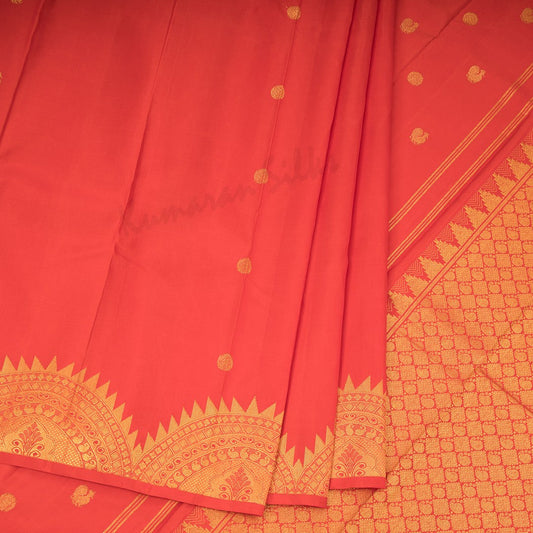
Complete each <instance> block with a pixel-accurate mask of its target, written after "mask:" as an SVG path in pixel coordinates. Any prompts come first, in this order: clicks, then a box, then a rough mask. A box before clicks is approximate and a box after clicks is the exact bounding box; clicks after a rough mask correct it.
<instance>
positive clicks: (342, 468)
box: [331, 377, 385, 485]
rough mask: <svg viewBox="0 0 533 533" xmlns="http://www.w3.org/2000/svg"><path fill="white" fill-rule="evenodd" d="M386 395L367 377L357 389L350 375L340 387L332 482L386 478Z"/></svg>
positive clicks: (381, 386)
mask: <svg viewBox="0 0 533 533" xmlns="http://www.w3.org/2000/svg"><path fill="white" fill-rule="evenodd" d="M384 401H385V397H384V395H383V384H382V383H381V382H380V383H378V384H377V385H376V386H374V387H373V388H372V387H371V385H370V378H367V379H366V380H364V381H363V382H362V383H361V384H360V385H359V386H358V387H357V388H356V387H354V384H353V382H352V380H351V379H350V377H348V379H347V380H346V384H345V386H344V387H343V388H342V389H339V397H338V404H337V420H336V425H335V453H334V457H333V471H332V475H331V477H332V484H333V485H335V483H338V482H339V480H353V479H359V478H369V477H371V478H373V477H376V478H385V451H384V442H385V405H384Z"/></svg>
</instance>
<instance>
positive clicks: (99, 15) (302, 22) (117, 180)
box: [0, 0, 392, 513]
mask: <svg viewBox="0 0 533 533" xmlns="http://www.w3.org/2000/svg"><path fill="white" fill-rule="evenodd" d="M377 5H378V3H377V2H376V1H375V0H365V1H364V2H359V3H357V5H355V4H354V3H353V2H345V1H341V0H339V1H338V2H337V1H335V2H327V3H326V2H325V0H320V1H319V0H313V1H312V2H309V3H308V4H307V5H306V6H305V11H302V9H301V8H300V7H299V6H292V7H289V8H286V7H283V6H282V5H281V4H280V5H278V6H271V5H267V4H264V3H260V2H257V3H254V4H250V3H249V2H244V1H243V2H238V3H236V4H232V5H231V6H227V5H221V4H220V3H219V2H215V1H214V0H211V1H206V2H204V4H203V7H202V10H201V11H198V6H197V4H196V3H194V4H193V3H180V4H179V5H177V4H175V3H174V2H171V1H170V0H169V1H167V2H163V3H160V4H159V5H158V7H157V8H156V9H152V8H151V7H150V6H147V5H145V4H143V3H140V2H139V3H138V4H129V5H127V6H118V5H116V6H115V5H113V6H107V5H106V4H104V3H101V4H99V5H98V6H94V7H93V6H92V5H91V4H85V3H80V4H72V3H69V2H67V0H62V2H61V1H60V2H56V3H54V4H48V3H46V2H45V3H43V4H42V5H41V7H40V11H32V12H28V27H31V28H33V33H31V38H30V40H29V42H28V44H27V54H26V56H25V57H24V58H23V64H22V65H19V67H20V68H19V69H18V70H17V69H16V68H13V73H14V74H13V75H18V76H19V79H18V81H17V88H16V91H15V92H14V94H13V98H12V102H11V104H10V110H9V114H8V115H7V119H6V121H5V128H4V133H3V137H2V147H1V149H2V152H1V154H2V157H1V161H0V171H1V173H2V176H3V189H4V195H3V199H2V202H3V205H4V206H5V211H6V213H7V214H6V217H5V224H4V226H3V230H2V233H1V235H0V239H1V242H2V246H3V247H4V249H5V250H6V251H7V253H8V260H7V261H6V262H5V263H4V264H3V265H2V266H1V267H0V268H1V272H0V273H1V277H2V280H4V281H5V284H6V290H5V291H4V292H5V298H4V301H5V304H6V305H5V309H6V310H7V312H5V313H3V314H2V321H1V323H2V326H1V328H2V331H1V334H2V337H3V338H5V339H6V342H5V350H6V352H7V354H8V357H7V358H6V359H5V361H3V367H2V376H4V378H5V387H4V389H3V391H2V394H3V398H4V405H5V409H4V410H3V411H2V422H1V424H0V426H1V429H0V431H1V435H2V447H1V451H2V460H3V461H5V462H7V463H10V464H16V465H20V466H26V467H31V468H35V469H42V470H47V471H51V472H54V473H56V474H62V475H68V476H72V477H77V478H79V479H83V480H86V481H91V482H97V483H105V484H109V485H113V486H116V487H123V488H127V489H130V490H137V491H140V492H144V493H146V494H151V495H156V496H162V497H167V498H174V499H176V500H179V501H184V502H190V503H196V504H203V505H211V506H213V507H215V508H220V509H227V510H239V511H242V512H250V513H261V512H262V509H263V506H264V504H265V502H266V499H267V494H268V492H269V490H270V491H271V493H272V496H271V498H272V499H273V500H274V501H276V500H277V501H279V502H281V501H283V502H286V503H294V504H297V503H304V502H309V503H312V504H316V505H324V504H325V496H326V493H327V488H328V485H329V482H330V476H331V469H332V461H333V447H334V446H333V431H334V426H335V406H336V402H337V384H338V379H339V366H340V358H341V349H340V342H341V326H342V313H343V304H344V283H345V282H344V280H345V274H346V268H347V259H348V258H347V249H348V242H349V238H350V231H351V229H350V219H351V218H352V209H353V207H354V199H353V197H354V191H355V180H356V165H357V159H358V155H357V154H358V151H359V147H360V146H359V145H360V135H361V124H362V121H363V115H364V112H365V98H364V97H365V92H366V89H367V79H368V68H369V61H370V55H371V54H372V53H373V52H372V50H373V47H374V45H375V42H377V43H379V44H378V48H379V50H378V54H379V55H380V54H382V53H383V51H382V50H381V49H380V47H381V46H383V45H382V44H381V39H382V35H380V34H376V32H375V17H376V9H377ZM384 5H387V6H388V9H389V10H391V9H392V7H391V6H392V4H390V3H388V4H387V3H384ZM12 7H13V6H9V8H12ZM200 13H201V16H199V14H200ZM380 16H381V15H380ZM101 19H105V22H101ZM379 24H380V26H379V28H378V31H379V32H381V33H383V32H382V30H381V29H380V28H381V24H382V23H381V22H380V23H379ZM141 26H142V29H141V28H140V27H141ZM63 28H67V29H66V30H64V29H63ZM139 32H141V33H140V35H142V36H143V45H142V47H141V46H140V45H139V44H138V42H137V41H136V39H138V36H139ZM229 34H231V36H232V38H231V39H230V40H228V38H227V36H228V35H229ZM85 35H87V38H88V39H89V40H90V42H92V43H93V44H94V47H95V48H98V51H97V52H95V53H94V54H92V55H91V56H90V57H87V61H85V57H86V54H87V52H86V48H85V46H86V42H85V41H84V40H83V39H81V38H80V36H85ZM385 35H386V33H385ZM375 38H376V41H375ZM243 43H247V45H248V46H242V44H243ZM136 52H138V53H136ZM80 58H83V63H82V65H81V66H79V68H74V67H75V62H76V63H77V62H79V61H80ZM374 59H375V58H374ZM21 61H22V59H21V60H20V61H19V63H20V62H21ZM365 70H366V71H367V74H366V75H363V76H361V72H364V71H365ZM54 72H58V73H65V75H64V76H63V77H62V78H61V81H60V82H58V81H57V80H56V79H55V77H54V76H53V73H54ZM43 80H44V81H43ZM384 81H385V83H390V80H388V79H387V80H384ZM382 82H383V81H381V82H380V83H382ZM41 85H42V91H41V93H39V95H38V96H37V95H36V93H35V92H34V91H33V89H32V88H33V87H36V86H41ZM352 89H355V90H353V91H352ZM380 98H381V97H380ZM352 112H353V113H354V115H353V116H352V117H350V113H352ZM28 113H30V114H28ZM52 117H53V124H51V125H50V124H49V121H50V119H51V118H52ZM43 131H46V132H47V135H46V136H43V135H42V132H43ZM66 131H68V133H69V135H68V138H66V139H64V136H65V132H66ZM28 141H29V142H28ZM339 143H340V144H339ZM337 144H339V146H337ZM347 146H349V147H350V149H351V150H352V151H353V152H352V153H350V152H349V151H347V149H346V147H347ZM22 150H24V157H23V158H22V157H21V153H22ZM345 154H346V155H345ZM343 158H345V159H344V160H343ZM326 163H328V166H327V168H326ZM326 178H327V183H326ZM363 182H364V180H363ZM380 183H381V179H380ZM364 188H366V185H365V186H364V187H363V186H362V187H361V188H360V189H361V190H360V191H359V193H358V194H359V195H360V196H363V195H365V194H367V193H366V192H365V190H364ZM350 191H351V192H350ZM370 194H371V195H373V194H374V192H372V191H370ZM341 201H342V202H343V204H344V206H343V208H342V210H341V209H340V202H341ZM376 212H377V213H379V210H377V211H376ZM317 216H318V219H317ZM334 226H335V229H333V227H334ZM332 230H333V231H332ZM334 232H335V234H336V235H337V236H336V237H335V238H332V237H333V236H334ZM358 238H359V237H358V236H356V240H357V239H358ZM312 246H314V249H315V252H314V255H311V250H312ZM364 246H367V244H365V245H364ZM356 247H357V245H356ZM352 253H354V252H352ZM364 253H365V251H364V250H362V249H361V248H358V249H357V250H356V252H355V254H356V255H357V256H358V257H359V256H361V257H362V255H364ZM310 261H311V263H310ZM381 271H382V272H383V269H381ZM306 279H307V281H308V282H307V285H306ZM329 279H331V283H330V282H329V281H328V280H329ZM328 284H329V287H330V288H331V291H330V290H329V289H328ZM334 285H335V286H334ZM375 288H376V290H377V291H378V292H380V291H381V292H383V293H384V286H382V285H380V284H377V285H376V287H375ZM321 291H323V292H324V293H325V296H324V295H321ZM325 298H330V299H331V302H332V304H331V305H332V306H335V310H334V312H333V313H330V312H329V311H328V308H327V307H323V308H322V307H321V305H322V304H323V303H325ZM378 300H379V299H378ZM302 302H305V303H304V307H303V308H302ZM355 305H358V304H357V302H356V303H355ZM302 310H303V314H302ZM317 313H318V314H317ZM320 316H322V317H325V318H320ZM317 320H321V321H322V320H324V321H327V322H328V325H326V324H325V322H324V326H325V327H324V329H320V328H319V327H317V324H316V321H317ZM299 327H300V330H299V332H298V328H299ZM356 327H359V326H356ZM375 327H376V329H377V330H378V331H379V330H380V329H381V326H380V325H379V324H378V323H376V324H375ZM23 331H26V332H31V333H30V335H25V336H24V333H23ZM297 332H298V335H299V336H298V344H295V343H296V338H297ZM20 336H24V340H23V341H21V339H19V337H20ZM377 337H378V338H382V335H381V334H380V333H378V334H377ZM295 345H296V354H297V356H296V358H294V353H295ZM328 345H329V347H330V349H331V350H332V352H331V353H332V357H331V358H328V360H326V361H324V360H323V354H324V353H325V352H324V350H325V348H326V347H327V346H328ZM378 351H379V353H377V354H375V355H373V356H372V358H373V359H374V358H378V359H379V358H381V359H383V357H384V356H383V351H382V350H378ZM347 352H348V356H347V357H348V359H349V360H350V361H351V360H352V359H354V360H355V361H357V358H358V357H361V356H360V355H359V353H360V350H359V349H358V348H357V346H354V347H350V346H348V347H347ZM293 360H294V362H293ZM346 364H348V363H345V366H346ZM354 364H355V365H357V363H356V362H355V363H354ZM372 364H374V363H372ZM372 364H371V366H372ZM375 365H376V368H377V369H382V368H383V361H381V362H379V361H376V363H375ZM351 366H352V363H349V364H348V373H351V371H350V370H349V368H350V367H351ZM291 372H292V373H291ZM343 372H344V374H343V375H342V380H343V382H342V384H341V385H342V388H343V390H347V389H346V383H347V382H349V383H352V381H350V380H352V379H353V380H354V381H355V386H356V387H358V386H359V384H360V382H365V384H363V385H362V386H363V388H365V387H367V385H366V383H367V382H368V383H370V382H369V381H368V380H366V381H365V378H366V377H368V376H370V375H371V369H369V371H368V374H366V375H365V376H356V375H355V374H353V377H352V378H350V379H348V375H347V374H346V369H344V370H343ZM291 376H292V378H291ZM382 379H383V376H382V370H381V371H379V370H378V374H377V375H376V376H372V381H375V382H376V383H378V382H380V381H382ZM289 383H290V389H291V395H290V397H289V403H288V404H287V405H286V398H287V393H288V390H289ZM352 384H354V383H352ZM374 385H375V384H373V386H374ZM316 387H319V388H320V389H323V390H324V398H323V399H320V400H319V399H318V398H317V397H316V394H315V389H316ZM349 394H350V398H351V397H352V396H353V395H352V393H351V391H349ZM355 394H356V396H357V395H360V391H359V392H357V393H355ZM357 397H359V396H357ZM317 400H318V401H317ZM353 401H354V398H352V399H350V401H349V402H348V403H346V401H344V403H343V409H345V410H346V409H348V410H349V412H348V413H347V414H344V415H343V422H342V423H341V424H340V425H339V424H337V426H338V427H341V428H342V432H343V438H345V439H346V438H347V437H348V438H347V440H346V442H345V443H343V444H342V447H341V448H340V449H339V450H338V458H339V461H340V462H341V463H342V465H341V467H340V468H341V469H342V472H341V473H340V474H339V475H340V476H342V477H343V478H344V481H345V482H346V480H347V479H351V478H357V479H358V481H355V482H356V483H366V482H368V483H370V484H371V485H372V484H374V483H376V481H375V479H374V478H375V477H381V478H382V477H383V470H382V469H379V468H378V469H377V470H376V469H374V470H373V472H374V473H377V474H378V476H370V477H368V472H366V473H365V471H363V473H362V474H361V472H360V470H361V464H362V463H361V462H360V461H359V463H360V464H358V465H357V467H356V470H354V471H353V472H352V470H353V468H352V466H350V467H349V468H348V464H351V462H352V461H353V460H354V458H355V454H358V453H359V452H358V451H357V450H358V446H359V448H360V444H358V442H356V440H357V439H356V440H354V439H351V438H349V435H348V433H349V432H350V429H349V426H350V418H351V416H352V414H353V413H352V409H354V407H353V405H352V404H351V403H350V402H352V403H353ZM358 402H359V403H360V401H359V400H358ZM313 403H314V405H313ZM303 406H306V407H305V408H306V413H307V414H306V415H305V416H304V417H302V415H301V409H302V408H303ZM356 408H358V407H356ZM371 408H372V409H374V407H373V406H371ZM285 410H287V411H288V417H287V422H286V425H285V428H284V430H283V438H282V423H283V418H284V411H285ZM346 417H347V418H346ZM344 419H346V420H347V421H348V429H347V427H346V420H344ZM304 428H305V429H304ZM372 431H374V430H372ZM378 433H379V432H378ZM376 438H377V441H376V443H375V444H374V443H373V444H372V446H375V447H378V448H379V446H381V445H382V443H381V441H380V439H381V437H380V436H379V435H376ZM370 440H372V439H370ZM354 445H355V448H354ZM294 446H295V449H294V450H293V447H294ZM306 448H307V449H308V451H306V452H304V450H305V449H306ZM302 454H303V456H302ZM313 454H314V456H313ZM311 456H313V457H311ZM365 460H366V459H365ZM347 461H348V462H347ZM356 462H357V461H356ZM310 463H313V464H310ZM276 465H278V468H277V469H276ZM308 467H310V468H308ZM370 468H373V467H370ZM304 470H305V472H304ZM363 470H364V468H363ZM337 471H338V472H340V470H339V469H338V468H337ZM365 476H366V477H368V479H367V480H366V481H361V479H359V478H365ZM379 483H382V481H379ZM302 498H304V499H303V500H302Z"/></svg>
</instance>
